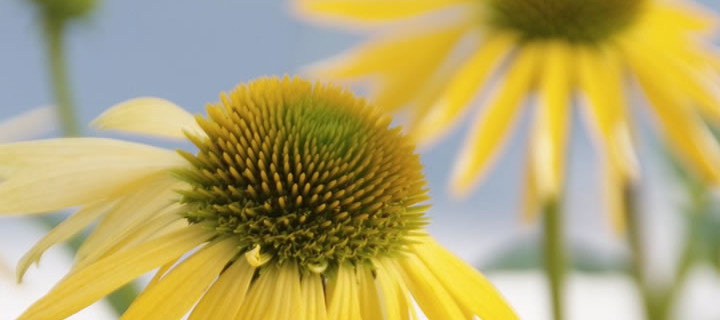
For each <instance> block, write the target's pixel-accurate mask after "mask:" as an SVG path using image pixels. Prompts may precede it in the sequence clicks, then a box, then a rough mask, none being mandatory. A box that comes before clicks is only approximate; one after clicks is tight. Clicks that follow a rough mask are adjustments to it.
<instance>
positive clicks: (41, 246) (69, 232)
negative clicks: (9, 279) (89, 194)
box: [17, 201, 113, 282]
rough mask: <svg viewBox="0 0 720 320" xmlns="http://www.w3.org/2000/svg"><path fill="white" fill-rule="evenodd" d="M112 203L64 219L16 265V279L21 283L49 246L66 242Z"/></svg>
mask: <svg viewBox="0 0 720 320" xmlns="http://www.w3.org/2000/svg"><path fill="white" fill-rule="evenodd" d="M112 204H113V203H112V201H98V202H96V203H93V204H90V205H88V206H86V207H84V208H82V209H80V210H79V211H78V212H75V213H74V214H73V215H72V216H70V217H69V218H67V219H65V220H64V221H63V222H62V223H60V224H59V225H57V227H55V228H53V229H52V230H50V232H48V233H47V234H46V235H45V236H44V237H43V238H42V239H40V240H39V241H38V242H37V243H35V245H34V246H33V247H32V248H31V249H30V250H29V251H28V252H27V253H25V255H24V256H23V257H22V258H21V259H20V261H19V262H18V265H17V279H18V282H20V281H22V278H23V275H24V274H25V272H26V271H27V269H28V268H30V265H32V264H33V263H37V262H39V261H40V257H41V256H42V254H43V253H45V251H46V250H47V249H48V248H50V247H51V246H53V245H55V244H57V243H60V242H64V241H67V240H68V239H70V238H72V237H73V236H75V235H76V234H77V233H78V232H80V231H82V230H83V229H85V228H86V227H87V226H88V225H90V224H91V223H93V222H94V221H96V220H97V219H98V218H100V217H101V216H102V215H103V214H104V213H106V212H107V210H108V209H109V208H110V207H111V206H112Z"/></svg>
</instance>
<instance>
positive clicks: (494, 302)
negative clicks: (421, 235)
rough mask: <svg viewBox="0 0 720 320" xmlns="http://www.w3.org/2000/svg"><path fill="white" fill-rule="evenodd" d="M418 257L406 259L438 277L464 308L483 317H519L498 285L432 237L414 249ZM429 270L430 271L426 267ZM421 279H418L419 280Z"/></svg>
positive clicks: (489, 318)
mask: <svg viewBox="0 0 720 320" xmlns="http://www.w3.org/2000/svg"><path fill="white" fill-rule="evenodd" d="M413 251H414V252H415V254H416V256H417V257H418V258H419V259H418V260H414V261H411V262H407V263H406V264H412V266H413V267H414V268H415V269H416V270H423V271H422V273H423V274H425V275H426V276H427V277H432V278H436V279H437V280H438V281H439V282H440V283H441V284H442V286H443V287H444V288H445V289H446V290H447V291H448V292H449V293H450V294H451V295H452V297H453V298H454V299H455V301H457V302H458V303H459V304H460V305H462V306H463V307H464V308H467V309H468V310H470V311H471V312H472V313H473V314H474V315H477V316H479V317H480V318H482V319H488V320H494V319H502V320H513V319H518V317H517V315H516V314H515V312H514V311H513V310H512V309H511V308H510V306H509V305H508V304H507V302H505V299H503V297H502V296H501V295H500V293H499V292H498V291H497V289H495V287H494V286H493V285H492V283H490V281H488V280H487V279H485V277H483V276H482V274H480V272H478V271H477V270H475V269H474V268H473V267H471V266H470V265H468V264H467V263H465V262H464V261H462V260H460V258H458V257H456V256H455V255H454V254H452V253H451V252H449V251H448V250H447V249H445V248H443V247H442V246H441V245H439V244H438V243H436V242H435V240H433V239H432V238H431V237H427V238H425V239H424V240H423V243H422V244H419V245H415V246H414V248H413ZM425 268H426V269H427V270H429V271H430V272H431V273H429V274H428V273H427V271H425V270H424V269H425ZM418 280H419V279H418Z"/></svg>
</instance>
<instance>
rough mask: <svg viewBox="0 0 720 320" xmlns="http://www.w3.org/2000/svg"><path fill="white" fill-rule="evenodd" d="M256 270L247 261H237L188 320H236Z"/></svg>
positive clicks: (224, 273) (201, 301) (204, 297)
mask: <svg viewBox="0 0 720 320" xmlns="http://www.w3.org/2000/svg"><path fill="white" fill-rule="evenodd" d="M253 275H255V268H254V267H252V266H250V265H249V264H248V263H247V261H245V259H237V260H235V262H233V264H232V265H231V266H230V267H229V268H228V269H227V270H225V272H223V273H222V275H221V276H220V279H218V281H217V282H215V284H213V286H212V288H210V290H208V292H207V293H206V294H205V296H203V298H202V300H200V302H199V303H198V305H197V306H196V307H195V309H194V310H193V312H192V314H191V315H190V318H189V319H188V320H203V319H205V320H215V319H235V316H236V315H237V314H238V312H239V310H240V306H241V305H242V302H243V300H245V294H246V293H247V290H248V288H249V287H250V281H251V280H252V278H253Z"/></svg>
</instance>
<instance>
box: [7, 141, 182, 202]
mask: <svg viewBox="0 0 720 320" xmlns="http://www.w3.org/2000/svg"><path fill="white" fill-rule="evenodd" d="M186 165H187V163H186V161H185V160H184V159H182V158H181V157H180V156H179V155H177V154H175V153H174V152H171V151H168V150H164V149H159V148H153V147H149V146H145V145H141V144H134V143H128V142H121V141H117V140H106V139H89V138H78V139H54V140H45V141H33V142H24V143H16V144H7V145H0V171H1V172H0V174H3V175H4V176H5V178H7V180H5V181H3V182H2V183H0V214H11V213H21V214H22V213H24V214H31V213H42V212H48V211H53V210H59V209H64V208H68V207H72V206H76V205H81V204H86V203H91V202H94V201H96V200H98V199H103V198H106V197H109V196H112V195H114V194H116V193H119V192H121V191H123V190H126V189H127V188H133V187H135V186H134V185H133V184H134V183H135V182H137V181H139V180H141V179H143V178H144V177H147V176H150V175H153V174H158V173H163V172H167V171H168V170H169V169H171V168H177V167H181V166H186ZM3 169H4V170H3ZM50 191H52V192H50Z"/></svg>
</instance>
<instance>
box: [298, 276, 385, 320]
mask: <svg viewBox="0 0 720 320" xmlns="http://www.w3.org/2000/svg"><path fill="white" fill-rule="evenodd" d="M300 286H301V289H300V290H301V294H302V301H305V302H304V303H303V304H302V306H301V308H302V309H301V312H300V314H301V316H302V315H304V316H305V319H306V320H327V307H326V306H325V291H324V288H323V280H322V277H321V276H320V275H318V274H315V273H307V274H305V275H303V277H302V280H301V281H300ZM301 319H302V318H301ZM378 319H379V318H378Z"/></svg>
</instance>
